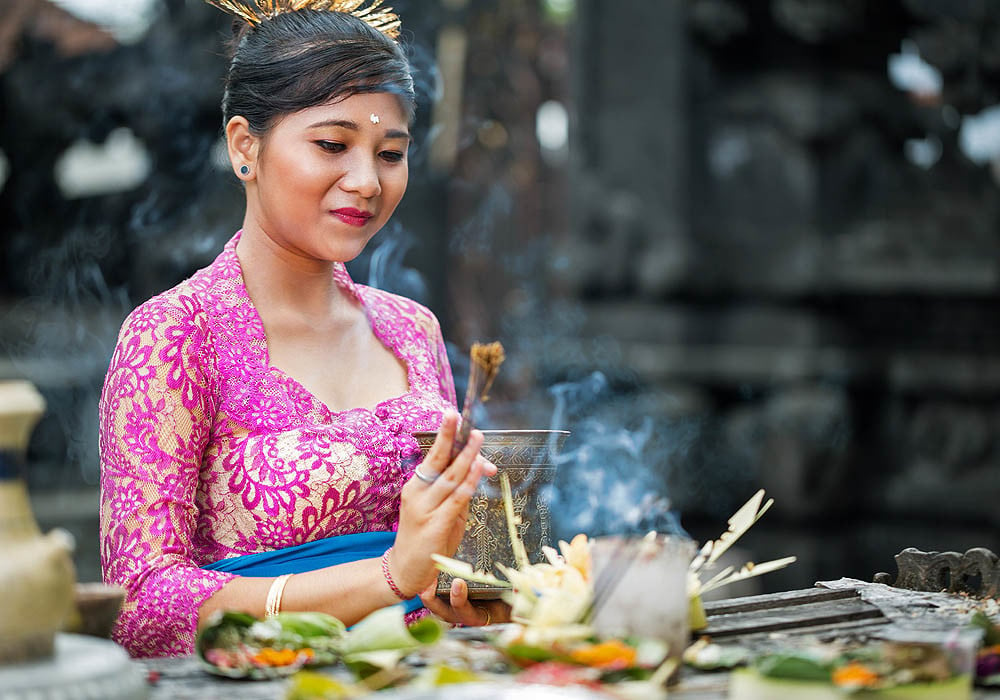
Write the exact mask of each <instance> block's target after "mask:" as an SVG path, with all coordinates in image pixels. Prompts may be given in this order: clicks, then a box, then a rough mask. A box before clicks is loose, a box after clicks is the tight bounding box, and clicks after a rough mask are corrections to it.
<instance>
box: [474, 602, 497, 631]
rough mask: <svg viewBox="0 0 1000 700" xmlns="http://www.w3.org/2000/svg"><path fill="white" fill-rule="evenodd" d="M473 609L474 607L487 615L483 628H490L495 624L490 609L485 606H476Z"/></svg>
mask: <svg viewBox="0 0 1000 700" xmlns="http://www.w3.org/2000/svg"><path fill="white" fill-rule="evenodd" d="M472 607H474V608H475V609H476V610H482V611H483V612H484V613H486V622H484V623H483V624H482V626H483V627H489V626H490V625H492V624H493V615H491V614H490V609H489V608H487V607H486V606H485V605H474V606H472Z"/></svg>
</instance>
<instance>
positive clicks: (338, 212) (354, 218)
mask: <svg viewBox="0 0 1000 700" xmlns="http://www.w3.org/2000/svg"><path fill="white" fill-rule="evenodd" d="M330 213H331V214H333V215H334V216H336V217H337V218H338V219H340V220H341V221H343V222H344V223H345V224H350V225H351V226H364V225H365V224H366V223H368V219H370V218H372V217H373V216H375V215H374V214H372V213H371V212H370V211H363V210H361V209H354V208H353V207H344V208H343V209H334V210H333V211H332V212H330Z"/></svg>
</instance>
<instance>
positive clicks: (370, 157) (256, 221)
mask: <svg viewBox="0 0 1000 700" xmlns="http://www.w3.org/2000/svg"><path fill="white" fill-rule="evenodd" d="M409 144H410V134H409V129H408V123H407V118H406V114H405V112H404V111H403V108H402V106H401V105H400V103H399V99H398V98H397V97H395V96H393V95H391V94H388V93H367V94H359V95H351V96H350V97H347V98H345V99H342V100H340V101H338V102H335V103H332V104H326V105H320V106H318V107H310V108H309V109H305V110H302V111H301V112H296V113H294V114H290V115H288V116H286V117H284V118H282V119H281V120H280V121H279V122H278V123H277V124H275V126H274V127H273V128H272V129H271V130H270V131H269V132H268V133H267V134H266V135H265V136H264V137H263V139H261V140H260V141H259V142H258V143H257V147H256V149H255V157H256V164H255V165H253V166H252V173H253V175H252V176H251V178H250V179H249V181H248V182H247V221H246V222H245V227H248V226H256V227H257V228H258V230H259V231H260V232H262V233H264V234H265V235H266V236H267V237H268V238H270V239H271V240H272V241H273V242H274V243H275V244H277V245H278V246H280V247H282V248H284V249H285V250H287V251H289V252H292V253H295V254H297V255H301V256H303V257H306V258H312V259H317V260H324V261H339V262H346V261H348V260H352V259H354V258H355V257H357V256H358V255H359V254H360V253H361V251H362V250H363V249H364V247H365V245H366V244H367V243H368V241H369V240H371V238H372V236H374V235H375V234H376V233H377V232H378V230H379V229H380V228H382V226H383V225H384V224H385V222H386V221H387V220H388V219H389V217H390V216H391V215H392V212H393V211H394V210H395V209H396V205H397V204H399V200H400V199H401V198H402V197H403V193H404V192H405V191H406V183H407V179H408V177H409V173H408V165H407V160H406V156H407V148H408V147H409Z"/></svg>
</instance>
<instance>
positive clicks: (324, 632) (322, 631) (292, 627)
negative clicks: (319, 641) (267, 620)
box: [275, 612, 347, 639]
mask: <svg viewBox="0 0 1000 700" xmlns="http://www.w3.org/2000/svg"><path fill="white" fill-rule="evenodd" d="M275 619H277V620H278V622H279V623H280V624H281V627H282V629H284V630H285V631H288V632H292V633H293V634H297V635H300V636H301V637H303V638H304V639H311V638H313V637H324V638H328V637H333V638H336V637H340V636H342V635H343V634H344V632H345V631H346V629H347V628H346V627H345V626H344V623H343V622H341V621H340V620H338V619H337V618H335V617H334V616H333V615H327V614H326V613H319V612H286V613H278V615H276V616H275Z"/></svg>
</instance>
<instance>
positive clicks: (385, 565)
mask: <svg viewBox="0 0 1000 700" xmlns="http://www.w3.org/2000/svg"><path fill="white" fill-rule="evenodd" d="M391 551H392V547H389V549H387V550H385V554H383V555H382V575H383V576H385V582H386V583H388V584H389V588H391V589H392V592H393V593H395V594H396V597H397V598H399V599H400V600H409V598H407V597H406V596H405V595H403V592H402V591H401V590H399V586H397V585H396V582H395V581H393V580H392V574H391V573H390V572H389V552H391Z"/></svg>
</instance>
